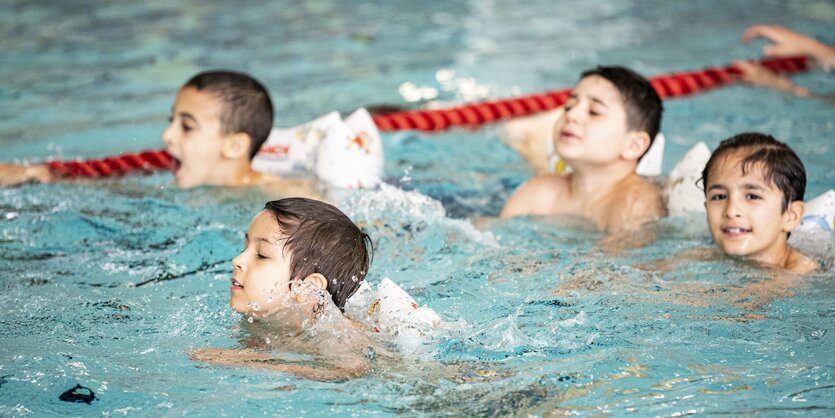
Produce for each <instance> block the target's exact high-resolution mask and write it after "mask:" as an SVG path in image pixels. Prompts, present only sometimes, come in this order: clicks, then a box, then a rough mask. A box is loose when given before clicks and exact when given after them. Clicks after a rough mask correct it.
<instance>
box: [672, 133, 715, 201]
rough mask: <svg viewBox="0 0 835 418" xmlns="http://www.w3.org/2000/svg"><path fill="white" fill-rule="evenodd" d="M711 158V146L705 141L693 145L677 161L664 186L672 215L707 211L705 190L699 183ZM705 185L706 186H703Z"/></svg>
mask: <svg viewBox="0 0 835 418" xmlns="http://www.w3.org/2000/svg"><path fill="white" fill-rule="evenodd" d="M708 160H710V148H708V147H707V144H705V143H704V142H699V143H697V144H696V145H693V146H692V147H691V148H690V149H689V150H688V151H687V152H686V153H685V154H684V156H683V157H681V159H680V160H678V162H677V163H676V165H675V167H673V170H672V171H670V175H669V177H668V178H667V184H666V186H664V200H665V201H666V202H667V212H668V213H669V215H670V216H679V215H684V214H685V213H687V212H704V211H705V192H704V190H703V189H700V188H699V185H698V184H697V183H698V182H699V180H700V179H701V178H702V170H704V168H705V166H706V165H707V162H708ZM702 187H704V186H702Z"/></svg>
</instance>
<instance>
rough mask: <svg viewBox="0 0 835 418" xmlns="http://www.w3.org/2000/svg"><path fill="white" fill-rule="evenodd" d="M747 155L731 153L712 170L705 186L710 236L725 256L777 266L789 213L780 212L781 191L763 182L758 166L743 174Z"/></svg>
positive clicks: (782, 249) (783, 251)
mask: <svg viewBox="0 0 835 418" xmlns="http://www.w3.org/2000/svg"><path fill="white" fill-rule="evenodd" d="M748 154H749V153H747V152H744V151H743V150H740V151H735V152H732V153H730V154H727V155H726V156H725V157H724V158H720V159H719V160H718V161H717V162H716V165H715V166H714V167H713V168H711V171H710V173H709V175H708V179H709V180H708V181H709V183H708V184H706V185H705V190H706V193H705V195H706V202H705V208H706V209H707V222H708V226H709V228H710V235H711V236H713V241H714V242H715V243H716V245H718V246H719V248H720V249H722V251H724V252H725V253H726V254H729V255H734V256H743V257H746V258H751V259H754V260H757V261H761V262H764V263H768V264H779V263H780V261H781V257H783V256H785V254H786V251H787V248H788V247H787V246H786V239H787V232H789V231H791V228H792V227H793V226H794V224H793V223H792V219H791V214H790V211H785V212H784V211H783V192H781V191H780V190H779V189H777V188H776V187H775V186H774V185H773V184H771V183H769V182H766V180H765V179H764V178H763V175H762V167H761V166H760V165H758V164H755V165H753V166H750V167H748V173H747V174H745V175H744V176H743V175H742V160H743V159H744V158H745V157H747V156H748Z"/></svg>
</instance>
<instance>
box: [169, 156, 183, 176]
mask: <svg viewBox="0 0 835 418" xmlns="http://www.w3.org/2000/svg"><path fill="white" fill-rule="evenodd" d="M182 165H183V163H182V162H180V160H178V159H177V158H174V157H171V171H173V172H174V174H177V172H178V171H180V167H181V166H182Z"/></svg>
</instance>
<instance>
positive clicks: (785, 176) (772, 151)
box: [701, 132, 806, 212]
mask: <svg viewBox="0 0 835 418" xmlns="http://www.w3.org/2000/svg"><path fill="white" fill-rule="evenodd" d="M740 149H745V150H746V152H748V156H747V157H745V158H744V159H743V160H742V175H745V174H746V173H747V172H748V170H750V169H751V167H752V166H754V165H760V166H761V167H762V170H763V177H764V179H765V181H767V182H768V183H770V184H773V185H774V186H775V187H777V189H779V190H780V191H781V192H783V212H785V211H786V209H788V207H789V203H791V202H794V201H797V200H801V201H802V200H803V195H804V194H806V169H805V168H804V167H803V162H801V161H800V158H798V156H797V154H795V153H794V151H792V149H791V148H789V146H788V145H786V144H784V143H782V142H780V141H778V140H776V139H775V138H774V137H773V136H771V135H765V134H761V133H757V132H746V133H741V134H738V135H734V136H732V137H730V138H728V139H726V140H724V141H722V142H720V143H719V146H718V147H717V148H716V150H715V151H713V154H712V155H711V156H710V160H708V162H707V165H705V169H704V170H703V171H702V179H701V182H702V186H703V187H704V188H705V193H707V184H708V177H709V176H710V172H711V170H712V169H713V166H714V165H716V163H717V161H719V160H720V159H722V158H724V157H725V156H726V155H728V154H730V153H732V152H733V151H737V150H740Z"/></svg>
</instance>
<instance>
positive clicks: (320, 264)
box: [264, 197, 373, 310]
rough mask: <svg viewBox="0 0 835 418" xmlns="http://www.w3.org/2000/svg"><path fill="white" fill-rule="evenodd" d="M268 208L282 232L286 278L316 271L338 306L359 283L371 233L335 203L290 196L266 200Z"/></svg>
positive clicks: (366, 262)
mask: <svg viewBox="0 0 835 418" xmlns="http://www.w3.org/2000/svg"><path fill="white" fill-rule="evenodd" d="M264 209H266V210H268V211H269V212H270V213H271V214H272V215H273V217H275V220H276V221H277V222H278V226H279V228H280V229H281V232H282V233H283V234H285V235H286V237H287V238H286V241H285V242H284V250H285V251H288V252H289V254H290V281H291V282H292V281H295V280H303V279H304V278H305V277H307V276H309V275H311V274H314V273H320V274H322V275H323V276H325V278H326V279H327V281H328V288H327V291H328V293H330V295H331V297H332V298H333V302H334V303H335V304H336V306H338V307H339V309H343V310H344V308H345V301H346V300H348V298H349V297H351V295H353V294H354V292H355V291H356V290H357V289H358V288H359V287H360V284H361V283H362V281H363V280H364V279H365V276H366V274H368V267H369V266H370V265H371V260H372V259H373V244H372V242H371V237H369V236H368V234H366V233H365V232H363V231H361V230H360V229H359V228H358V227H357V226H356V225H354V223H353V222H351V219H349V218H348V216H346V215H345V214H344V213H342V211H340V210H339V209H337V208H336V207H335V206H333V205H330V204H327V203H325V202H320V201H318V200H313V199H305V198H301V197H292V198H287V199H281V200H273V201H271V202H267V204H266V205H265V206H264Z"/></svg>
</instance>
